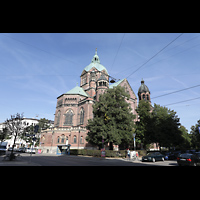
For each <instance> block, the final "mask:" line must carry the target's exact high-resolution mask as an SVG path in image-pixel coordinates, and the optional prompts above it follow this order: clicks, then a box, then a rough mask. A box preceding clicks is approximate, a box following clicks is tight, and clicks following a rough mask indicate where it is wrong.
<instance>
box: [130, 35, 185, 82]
mask: <svg viewBox="0 0 200 200" xmlns="http://www.w3.org/2000/svg"><path fill="white" fill-rule="evenodd" d="M182 35H183V33H181V34H180V35H179V36H178V37H176V38H175V39H173V40H172V41H171V42H170V43H169V44H167V45H166V46H165V47H163V48H162V49H161V50H160V51H158V52H157V53H156V54H155V55H153V56H152V57H151V58H149V59H148V60H147V61H146V62H145V63H143V64H142V65H141V66H140V67H138V68H137V69H136V70H135V71H134V72H132V73H131V74H130V75H129V76H127V77H126V78H128V77H130V76H131V75H133V74H134V73H135V72H137V71H138V70H139V69H141V68H142V67H143V66H144V65H146V64H147V63H148V62H149V61H150V60H152V59H153V58H155V57H156V56H157V55H158V54H159V53H161V52H162V51H163V50H164V49H166V48H167V47H168V46H169V45H171V44H172V43H173V42H174V41H175V40H177V39H178V38H179V37H181V36H182Z"/></svg>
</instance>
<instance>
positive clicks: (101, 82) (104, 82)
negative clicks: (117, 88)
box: [96, 73, 109, 101]
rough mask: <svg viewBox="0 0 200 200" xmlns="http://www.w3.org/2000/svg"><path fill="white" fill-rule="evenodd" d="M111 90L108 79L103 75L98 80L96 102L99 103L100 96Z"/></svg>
mask: <svg viewBox="0 0 200 200" xmlns="http://www.w3.org/2000/svg"><path fill="white" fill-rule="evenodd" d="M108 88H109V81H108V77H107V78H106V76H105V75H104V73H102V74H101V76H100V78H99V79H98V80H97V91H96V100H97V101H99V96H100V94H103V93H104V92H105V91H106V90H107V89H108Z"/></svg>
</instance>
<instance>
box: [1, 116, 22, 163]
mask: <svg viewBox="0 0 200 200" xmlns="http://www.w3.org/2000/svg"><path fill="white" fill-rule="evenodd" d="M22 120H23V113H22V114H21V115H20V114H19V113H17V114H16V115H11V118H10V119H7V120H6V121H5V124H6V128H7V129H8V131H9V134H10V135H12V136H14V144H13V146H12V151H11V154H10V160H12V159H13V158H14V155H13V149H14V146H15V141H16V138H17V137H18V136H20V135H21V134H23V130H24V126H23V124H22Z"/></svg>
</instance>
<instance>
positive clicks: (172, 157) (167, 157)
mask: <svg viewBox="0 0 200 200" xmlns="http://www.w3.org/2000/svg"><path fill="white" fill-rule="evenodd" d="M163 154H164V156H165V160H175V159H176V158H177V157H176V156H175V155H174V153H173V152H166V153H163Z"/></svg>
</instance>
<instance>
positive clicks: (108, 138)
mask: <svg viewBox="0 0 200 200" xmlns="http://www.w3.org/2000/svg"><path fill="white" fill-rule="evenodd" d="M128 98H130V96H129V94H127V93H126V92H125V90H124V88H122V87H120V86H117V87H114V88H113V89H108V90H107V92H105V93H104V94H103V95H100V98H99V101H98V102H95V104H94V105H93V115H94V118H93V119H90V120H88V125H87V129H88V130H89V132H88V136H87V137H86V140H87V141H88V142H90V143H91V144H93V145H97V146H99V148H101V147H102V138H104V144H106V143H109V144H110V149H112V145H113V144H116V145H120V147H121V148H125V147H126V146H127V145H128V144H129V143H130V142H131V141H133V135H132V134H133V128H134V121H133V120H134V119H135V115H133V114H132V112H131V108H130V106H129V104H128V103H127V102H126V99H128Z"/></svg>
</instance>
